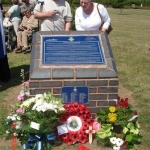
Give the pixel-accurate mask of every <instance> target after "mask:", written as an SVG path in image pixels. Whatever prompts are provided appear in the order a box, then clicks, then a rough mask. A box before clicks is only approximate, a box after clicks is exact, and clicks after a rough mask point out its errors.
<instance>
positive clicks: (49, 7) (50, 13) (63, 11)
mask: <svg viewBox="0 0 150 150" xmlns="http://www.w3.org/2000/svg"><path fill="white" fill-rule="evenodd" d="M79 1H80V7H78V8H77V9H76V11H75V28H76V30H77V31H87V30H99V29H100V27H101V30H102V31H103V32H106V31H107V30H108V28H109V26H110V22H111V19H110V17H109V14H108V12H107V9H106V8H105V7H104V6H103V5H102V4H97V3H95V2H92V0H79ZM0 2H1V0H0ZM0 6H1V10H2V14H3V15H4V14H6V12H7V14H8V15H7V16H8V17H9V20H10V21H11V23H12V25H13V27H14V31H15V32H14V33H15V36H17V46H16V48H15V52H16V53H17V52H22V51H25V50H27V47H28V40H27V37H28V36H29V35H30V34H32V32H31V30H32V28H34V27H40V29H39V30H41V31H69V30H70V28H71V22H72V13H71V8H70V5H69V3H68V2H67V1H65V0H38V1H36V0H22V1H20V0H12V6H11V7H10V9H9V10H8V11H6V10H4V9H3V7H2V3H0ZM99 12H100V15H99Z"/></svg>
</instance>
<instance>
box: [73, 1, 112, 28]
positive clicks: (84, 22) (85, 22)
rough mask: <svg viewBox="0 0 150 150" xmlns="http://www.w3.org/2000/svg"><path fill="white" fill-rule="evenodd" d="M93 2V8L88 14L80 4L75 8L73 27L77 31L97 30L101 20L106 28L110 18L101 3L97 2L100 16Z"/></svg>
mask: <svg viewBox="0 0 150 150" xmlns="http://www.w3.org/2000/svg"><path fill="white" fill-rule="evenodd" d="M93 4H94V9H93V11H92V13H91V14H90V15H87V14H85V13H84V12H83V9H82V7H81V6H80V7H78V8H77V9H76V12H75V27H76V30H77V31H87V30H99V27H100V26H101V24H102V23H103V22H104V24H103V27H104V28H106V29H108V27H109V25H110V22H111V20H110V17H109V14H108V12H107V10H106V8H105V7H104V6H103V5H102V4H98V9H99V12H100V14H101V17H100V16H99V13H98V10H97V3H93ZM101 19H102V20H101Z"/></svg>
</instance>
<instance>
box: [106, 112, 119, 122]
mask: <svg viewBox="0 0 150 150" xmlns="http://www.w3.org/2000/svg"><path fill="white" fill-rule="evenodd" d="M108 118H109V121H110V122H115V121H116V120H117V114H116V113H109V114H108Z"/></svg>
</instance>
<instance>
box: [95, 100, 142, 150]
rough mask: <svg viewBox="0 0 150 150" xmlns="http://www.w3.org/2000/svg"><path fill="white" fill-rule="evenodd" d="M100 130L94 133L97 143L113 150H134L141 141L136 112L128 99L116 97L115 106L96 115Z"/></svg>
mask: <svg viewBox="0 0 150 150" xmlns="http://www.w3.org/2000/svg"><path fill="white" fill-rule="evenodd" d="M97 116H98V118H97V120H98V122H99V123H101V129H99V130H97V131H96V137H97V143H98V144H101V145H103V146H106V145H107V146H112V147H113V149H114V150H120V149H134V145H135V144H136V143H140V142H141V140H142V136H141V132H140V126H139V123H138V114H137V111H136V110H135V109H134V108H133V106H132V105H131V104H129V103H128V98H125V99H122V98H120V97H118V101H117V104H116V105H114V106H110V107H108V108H106V109H104V110H103V109H101V110H100V112H99V113H98V114H97Z"/></svg>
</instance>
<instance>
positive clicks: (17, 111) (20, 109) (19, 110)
mask: <svg viewBox="0 0 150 150" xmlns="http://www.w3.org/2000/svg"><path fill="white" fill-rule="evenodd" d="M16 113H19V114H23V113H24V111H23V109H22V108H19V109H17V110H16Z"/></svg>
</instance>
